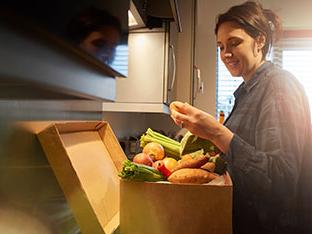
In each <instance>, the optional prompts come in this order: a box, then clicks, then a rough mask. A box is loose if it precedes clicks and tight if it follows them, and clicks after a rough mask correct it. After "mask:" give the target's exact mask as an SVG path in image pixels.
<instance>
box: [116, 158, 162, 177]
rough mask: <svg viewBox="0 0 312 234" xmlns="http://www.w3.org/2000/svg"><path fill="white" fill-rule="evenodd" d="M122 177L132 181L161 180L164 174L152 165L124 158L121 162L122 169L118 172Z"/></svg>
mask: <svg viewBox="0 0 312 234" xmlns="http://www.w3.org/2000/svg"><path fill="white" fill-rule="evenodd" d="M118 176H120V177H121V178H123V179H126V180H134V181H150V182H156V181H162V180H165V178H164V176H163V175H162V174H161V172H159V171H158V170H156V169H155V168H153V167H150V166H146V165H143V164H137V163H134V162H131V161H130V160H126V161H124V163H123V168H122V171H121V172H120V173H119V174H118Z"/></svg>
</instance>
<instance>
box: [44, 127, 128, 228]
mask: <svg viewBox="0 0 312 234" xmlns="http://www.w3.org/2000/svg"><path fill="white" fill-rule="evenodd" d="M38 138H39V141H40V143H41V145H42V147H43V150H44V152H45V154H46V156H47V158H48V160H49V163H50V165H51V167H52V168H53V171H54V173H55V175H56V177H57V180H58V182H59V184H60V186H61V187H62V189H63V191H64V194H65V196H66V199H67V201H68V203H69V205H70V207H71V209H72V211H73V214H74V216H75V218H76V220H77V223H78V225H79V226H80V229H81V231H82V233H93V234H95V233H112V232H113V231H114V230H115V229H116V228H117V227H118V225H119V181H120V180H119V177H118V172H119V171H121V169H122V163H123V161H124V160H125V159H126V156H125V154H124V152H123V150H122V148H121V147H120V145H119V142H118V140H117V138H116V136H115V135H114V133H113V131H112V129H111V127H110V126H109V124H108V123H107V122H103V121H93V122H67V123H56V124H53V125H51V126H49V127H48V128H46V129H45V130H43V131H42V132H40V133H39V134H38Z"/></svg>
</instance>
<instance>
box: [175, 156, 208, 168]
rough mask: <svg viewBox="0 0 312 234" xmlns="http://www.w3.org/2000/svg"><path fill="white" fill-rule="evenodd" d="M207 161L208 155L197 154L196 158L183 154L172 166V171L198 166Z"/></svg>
mask: <svg viewBox="0 0 312 234" xmlns="http://www.w3.org/2000/svg"><path fill="white" fill-rule="evenodd" d="M208 161H209V157H207V156H205V155H198V156H197V157H196V158H192V157H191V156H188V155H185V156H183V158H182V159H181V160H180V161H179V162H178V164H177V165H176V166H175V167H174V168H173V170H172V171H177V170H180V169H182V168H200V167H201V166H203V165H204V164H205V163H207V162H208Z"/></svg>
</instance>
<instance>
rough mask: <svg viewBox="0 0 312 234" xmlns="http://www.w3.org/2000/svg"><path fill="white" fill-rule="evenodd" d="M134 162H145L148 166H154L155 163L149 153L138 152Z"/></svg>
mask: <svg viewBox="0 0 312 234" xmlns="http://www.w3.org/2000/svg"><path fill="white" fill-rule="evenodd" d="M133 162H135V163H139V164H144V165H147V166H152V165H153V160H152V158H151V157H150V156H148V155H147V154H145V153H139V154H136V155H135V156H134V157H133Z"/></svg>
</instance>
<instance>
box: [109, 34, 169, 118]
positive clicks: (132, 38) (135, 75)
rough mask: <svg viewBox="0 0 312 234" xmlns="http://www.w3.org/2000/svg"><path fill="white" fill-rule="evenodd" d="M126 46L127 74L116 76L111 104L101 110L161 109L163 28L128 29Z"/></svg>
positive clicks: (164, 63) (164, 71)
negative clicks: (123, 76) (113, 100)
mask: <svg viewBox="0 0 312 234" xmlns="http://www.w3.org/2000/svg"><path fill="white" fill-rule="evenodd" d="M128 48H129V49H128V51H129V60H128V77H127V78H117V84H116V100H115V103H111V104H109V103H108V104H104V108H103V109H104V110H109V107H111V109H112V110H114V109H113V108H116V109H115V110H116V111H118V110H121V111H127V110H129V111H130V110H131V111H139V112H144V111H147V112H149V111H150V110H152V112H154V111H156V112H157V108H158V109H159V111H162V110H165V108H166V107H165V106H164V105H165V103H166V99H165V93H166V82H167V73H168V64H167V61H168V32H167V31H166V30H165V29H164V28H161V29H155V30H149V29H147V30H140V31H136V32H132V33H130V34H129V41H128ZM155 108H156V109H155Z"/></svg>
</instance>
